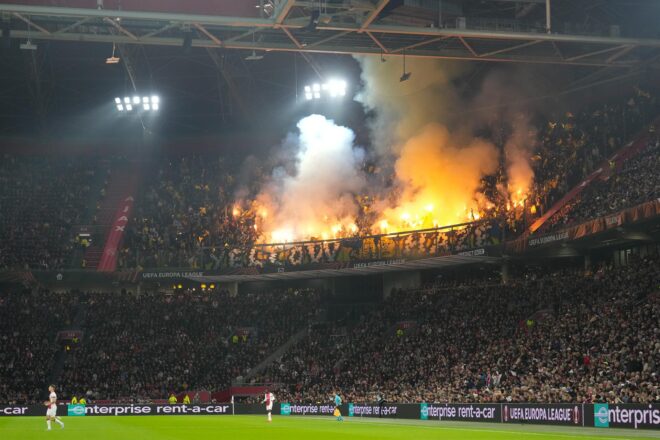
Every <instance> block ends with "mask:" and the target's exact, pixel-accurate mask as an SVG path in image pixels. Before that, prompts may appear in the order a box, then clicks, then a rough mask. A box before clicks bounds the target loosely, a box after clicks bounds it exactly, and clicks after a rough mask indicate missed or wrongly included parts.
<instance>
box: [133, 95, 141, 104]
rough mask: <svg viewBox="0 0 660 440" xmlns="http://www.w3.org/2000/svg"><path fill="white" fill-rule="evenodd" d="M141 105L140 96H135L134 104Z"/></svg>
mask: <svg viewBox="0 0 660 440" xmlns="http://www.w3.org/2000/svg"><path fill="white" fill-rule="evenodd" d="M139 103H140V97H139V96H133V104H139Z"/></svg>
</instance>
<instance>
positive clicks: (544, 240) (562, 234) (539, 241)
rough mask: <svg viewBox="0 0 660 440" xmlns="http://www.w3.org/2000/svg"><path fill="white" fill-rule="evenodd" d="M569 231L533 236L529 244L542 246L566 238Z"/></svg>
mask: <svg viewBox="0 0 660 440" xmlns="http://www.w3.org/2000/svg"><path fill="white" fill-rule="evenodd" d="M567 238H568V231H564V232H557V233H556V234H551V235H545V236H543V237H538V238H532V239H530V240H529V246H540V245H542V244H547V243H552V242H554V241H560V240H566V239H567Z"/></svg>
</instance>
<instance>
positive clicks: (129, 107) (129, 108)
mask: <svg viewBox="0 0 660 440" xmlns="http://www.w3.org/2000/svg"><path fill="white" fill-rule="evenodd" d="M126 110H128V111H129V112H130V111H131V110H133V106H132V105H131V104H126Z"/></svg>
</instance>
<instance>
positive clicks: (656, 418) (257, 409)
mask: <svg viewBox="0 0 660 440" xmlns="http://www.w3.org/2000/svg"><path fill="white" fill-rule="evenodd" d="M58 409H59V411H58V414H59V415H67V416H75V417H82V416H109V417H111V416H161V415H163V416H168V415H208V416H221V415H234V414H236V415H245V414H265V412H266V411H265V408H264V405H258V404H250V405H248V404H235V405H232V404H230V403H213V404H204V405H153V404H150V405H146V404H145V405H141V404H130V405H96V404H89V405H60V407H59V408H58ZM334 409H335V406H334V405H333V404H332V403H328V404H314V403H287V402H281V403H276V404H275V405H273V414H279V415H281V416H332V414H333V412H334ZM341 411H342V414H343V415H344V416H347V417H377V418H388V419H389V418H400V419H419V420H449V421H465V422H490V423H509V424H511V423H514V424H521V423H528V424H539V425H558V426H587V427H597V428H633V429H660V404H607V403H596V404H584V403H583V404H574V403H555V404H552V403H548V404H542V403H490V404H488V403H486V404H477V403H475V404H470V403H458V404H444V403H421V404H412V403H407V404H401V403H382V404H378V403H370V404H362V403H360V404H358V403H348V404H344V405H342V406H341ZM45 414H46V409H45V408H44V406H43V405H25V406H0V417H5V416H10V417H11V416H44V415H45Z"/></svg>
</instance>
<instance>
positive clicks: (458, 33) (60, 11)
mask: <svg viewBox="0 0 660 440" xmlns="http://www.w3.org/2000/svg"><path fill="white" fill-rule="evenodd" d="M0 12H7V13H19V14H24V15H29V16H31V18H32V19H33V20H34V16H45V17H48V16H52V17H72V18H75V19H79V18H84V17H92V18H94V17H96V18H101V19H103V18H111V19H112V18H120V19H121V20H124V19H127V20H131V21H136V20H137V21H139V20H144V21H152V22H153V21H159V22H173V23H181V24H191V23H199V24H201V25H203V26H205V27H207V28H209V27H213V26H218V27H227V28H271V29H275V28H276V25H275V23H274V21H273V20H270V19H261V18H245V17H226V16H209V15H195V14H173V13H162V12H142V11H123V10H113V11H107V10H103V9H100V10H99V9H88V8H62V7H55V6H29V5H13V4H10V5H8V4H0ZM305 26H306V24H305V23H302V22H296V23H295V24H291V23H287V24H284V23H282V24H281V25H280V27H286V28H288V29H299V28H303V27H305ZM317 29H319V30H325V31H339V32H345V31H349V32H350V31H352V32H357V31H359V30H360V26H358V25H335V24H328V25H322V24H319V26H318V27H317ZM369 30H370V31H371V32H374V33H385V34H400V35H423V36H429V37H441V36H448V37H463V38H467V39H469V38H482V39H503V40H520V41H533V40H540V41H556V42H560V43H585V44H604V45H635V46H644V47H658V48H660V39H650V38H622V37H600V36H583V35H568V34H556V33H554V34H535V33H531V32H500V31H481V30H469V29H439V28H426V27H417V26H402V25H379V24H372V25H371V26H370V27H369Z"/></svg>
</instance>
